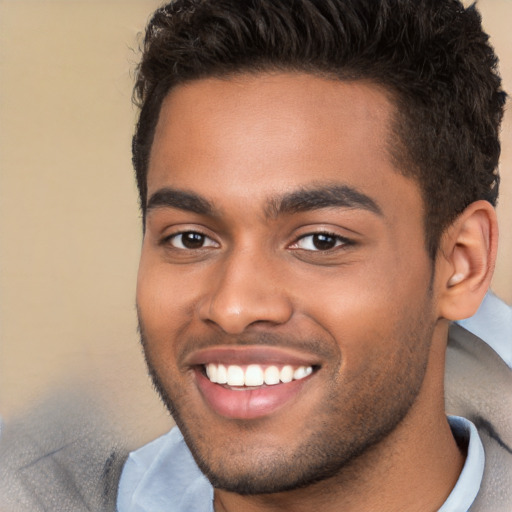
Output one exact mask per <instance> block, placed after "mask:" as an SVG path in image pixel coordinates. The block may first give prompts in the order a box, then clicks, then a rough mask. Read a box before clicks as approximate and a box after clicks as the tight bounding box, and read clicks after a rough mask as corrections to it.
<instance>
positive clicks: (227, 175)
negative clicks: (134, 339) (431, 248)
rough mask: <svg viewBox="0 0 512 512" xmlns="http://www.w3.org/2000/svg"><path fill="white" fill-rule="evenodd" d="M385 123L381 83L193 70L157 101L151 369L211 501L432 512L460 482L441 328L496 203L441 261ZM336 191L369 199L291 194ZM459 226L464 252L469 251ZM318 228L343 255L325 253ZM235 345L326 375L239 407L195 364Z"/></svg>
mask: <svg viewBox="0 0 512 512" xmlns="http://www.w3.org/2000/svg"><path fill="white" fill-rule="evenodd" d="M392 114H393V105H392V104H391V102H390V100H389V95H388V94H386V92H385V91H383V90H382V89H380V88H379V87H377V86H376V85H372V84H370V83H363V82H352V83H344V82H339V81H330V80H324V79H322V78H318V77H314V76H311V75H303V74H293V73H281V74H274V75H269V74H261V75H241V76H238V77H235V78H230V79H226V80H220V79H213V78H212V79H203V80H198V81H195V82H192V83H188V84H185V85H181V86H179V87H177V88H176V89H174V90H173V91H171V92H170V94H169V96H168V97H167V98H166V100H165V101H164V104H163V106H162V110H161V113H160V118H159V122H158V126H157V129H156V133H155V139H154V142H153V147H152V151H151V158H150V166H149V172H148V198H149V206H150V207H149V209H148V212H147V217H146V226H145V227H146V231H145V237H144V243H143V248H142V256H141V262H140V270H139V277H138V288H137V304H138V311H139V319H140V323H141V330H142V334H143V344H144V349H145V353H146V359H147V362H148V365H149V367H150V369H151V371H152V373H153V378H154V379H155V381H156V383H157V386H158V387H159V388H160V392H161V394H162V395H163V398H164V400H165V401H166V403H167V405H168V406H169V408H170V409H171V411H172V413H173V415H174V418H175V420H176V422H177V423H178V425H179V426H180V428H181V430H182V432H183V433H184V435H185V437H186V440H187V444H188V445H189V447H190V448H191V450H192V452H193V454H194V456H195V458H196V461H197V462H198V463H199V465H200V467H201V468H202V470H203V471H204V472H205V473H206V474H207V475H208V476H209V478H210V479H212V481H213V482H214V484H215V486H216V490H215V508H216V510H217V511H221V510H226V511H235V510H245V511H252V510H259V511H265V510H293V511H301V510H315V509H318V508H319V506H321V510H324V511H329V510H347V511H363V510H364V511H371V510H379V511H387V510H389V511H400V510H407V511H409V512H410V511H415V510H418V511H419V510H421V511H426V510H432V511H434V510H437V509H438V508H439V507H440V506H441V505H442V503H443V502H444V501H445V499H446V497H447V496H448V495H449V493H450V491H451V490H452V488H453V486H454V485H455V482H456V481H457V478H458V476H459V474H460V471H461V468H462V465H463V461H464V454H462V453H460V452H459V450H458V448H457V446H456V444H455V441H454V439H453V437H452V435H451V431H450V429H449V426H448V423H447V420H446V417H445V413H444V400H443V375H444V353H445V347H446V339H447V329H448V322H447V320H446V319H447V318H450V319H451V318H452V317H457V315H459V314H461V307H462V306H459V305H458V304H462V305H463V306H464V307H465V308H466V310H467V311H466V310H464V312H469V311H470V310H472V308H474V307H477V306H478V298H476V297H473V296H471V300H472V302H471V301H468V300H466V301H465V302H464V300H461V299H460V297H459V299H458V300H457V293H459V295H460V296H462V297H465V296H467V295H470V294H469V293H468V292H467V291H466V292H465V290H466V288H464V286H467V287H470V288H471V287H472V288H471V289H472V290H476V289H477V285H476V283H478V290H480V289H484V288H485V285H486V283H487V282H488V279H489V272H490V271H489V268H490V267H491V266H492V264H489V263H488V262H487V260H485V258H482V257H481V255H482V253H483V252H482V251H481V250H480V248H481V247H483V246H484V245H486V244H487V245H486V247H489V245H491V246H492V247H494V246H495V243H494V239H495V236H494V234H495V231H494V232H493V233H494V234H492V236H488V235H486V231H485V230H486V226H487V225H488V224H489V220H488V219H489V218H491V219H492V214H491V213H490V212H491V211H492V208H491V209H489V208H488V207H487V206H485V205H480V206H478V205H477V206H474V207H473V209H471V211H469V210H468V213H467V214H465V215H462V216H461V219H460V220H459V221H458V224H456V225H455V226H454V228H453V229H452V230H451V231H449V233H448V235H447V236H446V240H443V245H442V251H443V257H440V258H439V259H438V260H437V261H436V262H435V263H434V264H433V263H432V261H431V260H429V258H428V255H427V253H426V249H425V240H424V229H423V222H424V219H423V213H422V200H421V195H420V190H419V188H418V185H417V184H416V182H415V181H413V180H411V179H408V178H406V177H404V176H403V175H402V174H400V173H399V172H398V171H397V169H395V168H394V164H393V161H392V158H391V157H390V156H389V153H388V150H387V148H388V146H389V143H390V142H392V141H393V135H392V132H391V129H390V125H391V120H392ZM333 186H335V187H349V188H350V190H355V191H357V192H358V193H360V194H364V197H365V198H368V199H369V200H370V203H368V202H366V203H365V202H364V201H352V202H350V201H348V200H347V202H346V204H336V205H332V204H330V205H328V206H325V205H322V204H321V205H320V206H317V207H312V206H311V205H308V207H307V208H305V209H303V210H302V209H300V208H297V207H296V206H297V205H295V208H292V207H286V204H287V203H286V201H283V198H288V199H290V197H292V199H293V194H295V196H296V195H297V193H298V192H300V191H304V190H315V191H316V192H318V191H322V192H323V193H324V196H325V190H330V188H332V187H333ZM170 189H172V190H174V191H176V190H177V191H185V192H187V194H189V196H186V197H185V196H183V194H181V195H180V194H178V196H177V195H176V194H170V193H169V190H170ZM337 190H338V191H339V188H338V189H337ZM343 190H345V189H343ZM176 197H178V198H179V199H178V200H177V199H176ZM187 198H188V199H187ZM349 199H350V198H349ZM352 199H353V198H352ZM206 202H207V203H208V206H209V208H205V207H204V206H205V203H206ZM292 203H293V201H292ZM198 204H199V205H201V207H198V206H197V205H198ZM283 205H284V206H283ZM288 205H289V203H288ZM493 222H494V221H493ZM493 225H494V224H493ZM468 226H469V227H468ZM190 232H194V233H200V234H201V235H204V238H199V239H198V240H200V243H199V244H198V246H197V247H196V248H187V247H185V246H183V245H182V244H183V240H184V239H183V236H182V233H190ZM462 232H464V233H465V234H466V239H465V240H466V242H467V241H468V240H469V241H470V242H471V243H466V244H465V243H457V236H458V235H459V234H460V233H462ZM315 233H316V234H318V233H329V234H330V235H331V236H332V238H331V239H330V240H332V241H333V242H334V247H332V248H330V249H327V250H325V246H322V248H323V249H324V250H318V248H317V247H315V244H314V241H315V239H314V238H313V235H314V234H315ZM490 240H491V242H492V243H491V242H490ZM473 242H474V243H473ZM473 256H474V257H473ZM477 256H478V257H477ZM477 259H478V261H479V263H478V264H476V263H475V264H474V263H473V262H474V261H476V260H477ZM491 259H492V258H491ZM434 270H435V274H433V271H434ZM459 271H460V272H459ZM457 272H458V273H463V275H464V279H462V282H460V280H459V281H458V282H457V284H456V286H452V285H450V284H449V278H450V276H451V275H453V274H455V273H457ZM471 279H472V281H471ZM479 293H480V292H479ZM482 293H485V292H481V293H480V295H481V294H482ZM473 295H475V294H473ZM473 303H474V304H476V306H474V304H473ZM450 308H451V309H450ZM242 345H243V346H249V347H254V346H263V347H265V346H268V345H272V346H275V347H278V349H280V350H283V352H284V353H285V354H287V353H291V352H293V353H298V354H300V355H301V357H304V358H306V359H307V358H309V359H310V360H311V361H314V363H315V365H316V368H318V370H317V371H316V372H315V373H314V374H313V375H312V376H311V377H310V378H308V380H307V381H305V383H304V385H303V386H302V387H301V389H300V391H299V392H298V394H297V395H296V396H294V397H293V398H292V399H291V400H290V401H289V402H287V403H286V404H285V405H284V406H283V407H281V408H279V409H278V410H276V411H275V412H272V413H271V414H269V415H266V416H264V417H259V418H256V419H233V418H227V417H225V416H223V415H221V414H218V412H216V411H215V410H213V409H212V408H211V407H210V406H209V404H208V403H207V402H206V401H205V399H204V397H203V395H202V393H201V391H200V389H199V386H198V383H197V381H198V377H197V371H196V369H195V368H194V367H193V365H192V364H191V361H192V360H193V359H194V354H195V353H197V351H198V350H200V349H203V348H205V347H216V348H218V347H228V348H232V347H240V346H242ZM326 468H327V469H326ZM315 475H316V480H319V481H316V482H315V481H313V480H314V479H315ZM404 475H407V477H406V478H407V485H406V486H404ZM299 484H300V485H301V487H300V488H298V487H297V486H298V485H299ZM285 489H292V490H286V491H285Z"/></svg>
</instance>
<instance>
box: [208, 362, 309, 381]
mask: <svg viewBox="0 0 512 512" xmlns="http://www.w3.org/2000/svg"><path fill="white" fill-rule="evenodd" d="M311 373H313V367H312V366H299V367H298V368H295V369H294V368H293V367H292V366H290V365H286V366H283V367H282V368H281V369H279V368H278V367H277V366H267V367H266V368H263V367H261V366H260V365H259V364H250V365H248V366H246V367H242V366H238V365H234V364H232V365H229V366H225V365H223V364H214V363H210V364H208V365H206V375H207V376H208V378H209V379H210V381H211V382H214V383H216V384H227V385H228V386H261V385H263V384H266V385H267V386H272V385H274V384H279V383H280V382H285V383H286V382H291V381H292V380H299V379H303V378H304V377H307V376H308V375H311Z"/></svg>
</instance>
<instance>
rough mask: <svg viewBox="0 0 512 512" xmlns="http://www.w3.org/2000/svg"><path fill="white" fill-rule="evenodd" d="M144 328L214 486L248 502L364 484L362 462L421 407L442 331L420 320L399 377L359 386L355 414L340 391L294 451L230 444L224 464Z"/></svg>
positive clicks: (161, 390) (395, 373) (172, 403)
mask: <svg viewBox="0 0 512 512" xmlns="http://www.w3.org/2000/svg"><path fill="white" fill-rule="evenodd" d="M139 325H140V332H141V342H142V346H143V348H144V354H145V358H146V364H147V367H148V371H149V375H150V376H151V379H152V381H153V385H154V387H155V389H156V391H157V392H158V394H159V395H160V398H161V399H162V401H163V403H164V404H165V406H166V407H167V409H168V410H169V412H170V413H171V415H172V416H173V418H174V420H175V421H176V424H177V425H178V427H179V429H180V431H181V433H182V434H183V437H184V439H185V442H186V444H187V446H188V448H189V449H190V451H191V453H192V455H193V457H194V459H195V461H196V463H197V465H198V466H199V468H200V469H201V471H202V472H203V473H204V474H205V476H206V477H207V478H208V480H209V481H210V482H211V484H212V485H213V487H215V488H217V489H223V490H226V491H229V492H233V493H237V494H241V495H264V494H272V493H279V492H285V491H290V490H294V489H300V488H304V487H308V486H311V485H313V484H316V483H318V482H321V481H324V480H327V479H331V478H336V479H337V481H338V482H340V483H341V481H343V480H351V479H354V478H356V477H357V475H355V474H354V472H353V471H352V469H353V468H354V467H355V465H356V464H357V461H358V460H359V459H360V458H361V457H362V456H363V455H364V454H367V453H369V452H370V451H371V450H373V449H374V448H375V447H377V446H378V445H379V443H381V442H382V441H383V440H385V439H386V438H387V437H388V436H389V434H390V433H391V432H393V431H394V430H395V429H396V428H397V427H398V425H399V424H400V423H401V422H402V421H403V419H404V418H405V416H406V415H407V413H408V412H409V410H410V409H411V407H412V405H413V404H414V402H415V400H416V398H417V396H418V394H419V392H420V389H421V386H422V384H423V379H424V376H425V372H426V367H427V361H428V349H429V347H430V342H431V340H432V336H433V330H434V327H433V326H431V328H427V327H426V323H425V322H424V319H420V320H419V319H416V325H414V326H410V325H409V328H411V327H412V329H411V330H410V331H409V336H407V339H405V340H403V343H402V345H401V350H400V351H399V352H398V353H397V354H396V357H395V358H394V362H393V366H392V368H391V370H389V369H388V371H385V372H384V374H382V373H379V374H376V375H372V374H370V375H366V376H365V380H364V381H363V380H362V381H361V382H360V383H359V386H358V387H359V388H360V390H361V391H360V392H359V393H358V396H357V397H355V398H354V397H352V399H351V401H350V404H349V405H350V407H348V408H347V403H346V398H347V397H344V399H342V400H340V399H339V397H338V396H337V394H336V390H334V389H333V390H331V391H330V393H329V394H328V395H327V396H326V400H325V404H323V410H322V411H321V413H320V414H318V415H314V416H315V417H314V418H305V424H304V428H303V429H302V433H303V434H304V435H303V440H302V441H301V442H300V443H298V444H297V445H296V447H295V448H294V450H293V451H291V452H287V451H286V450H285V449H284V448H285V447H283V449H280V450H275V452H274V453H272V454H271V455H270V456H269V454H268V453H265V452H264V450H262V452H263V455H259V454H258V453H257V452H255V450H252V451H251V450H250V449H249V450H248V451H247V453H244V452H246V450H245V447H244V446H243V445H239V446H238V445H237V444H236V443H229V445H228V447H227V450H226V451H225V452H223V456H222V458H219V457H218V455H217V456H216V455H213V456H212V455H211V452H212V451H215V450H210V449H209V447H208V443H205V441H204V439H205V438H206V437H207V436H203V434H202V433H201V432H198V429H195V431H194V428H193V426H194V425H197V424H198V423H197V420H198V419H199V418H194V416H193V414H191V413H190V411H188V412H187V413H186V414H183V412H184V409H185V408H186V403H185V402H186V400H182V399H181V395H180V393H179V391H178V390H172V391H171V392H170V391H169V390H168V389H166V386H165V385H164V384H163V381H162V379H161V378H160V376H159V375H158V372H157V370H156V366H155V365H154V364H153V363H152V361H151V358H150V351H149V350H148V340H147V339H146V338H145V335H144V330H143V328H142V323H141V322H140V320H139ZM381 381H383V382H381ZM383 383H385V384H386V386H384V385H383ZM171 395H172V396H171ZM185 417H186V419H185ZM333 417H335V418H342V419H343V421H342V422H340V424H337V423H336V422H333V421H332V418H333ZM319 425H320V426H321V427H322V428H319ZM189 426H191V427H192V428H190V427H189ZM251 428H252V427H251V426H249V425H246V426H245V427H244V425H243V423H241V424H240V429H241V431H242V430H245V433H250V430H251ZM210 442H214V441H210ZM227 461H230V463H227Z"/></svg>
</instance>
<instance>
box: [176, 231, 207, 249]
mask: <svg viewBox="0 0 512 512" xmlns="http://www.w3.org/2000/svg"><path fill="white" fill-rule="evenodd" d="M169 241H170V244H171V245H172V246H173V247H175V248H177V249H188V250H192V249H202V248H204V247H217V244H216V243H215V242H214V241H213V240H212V239H211V238H209V237H207V236H206V235H203V234H202V233H198V232H197V231H186V232H184V233H177V234H176V235H173V236H172V237H170V239H169Z"/></svg>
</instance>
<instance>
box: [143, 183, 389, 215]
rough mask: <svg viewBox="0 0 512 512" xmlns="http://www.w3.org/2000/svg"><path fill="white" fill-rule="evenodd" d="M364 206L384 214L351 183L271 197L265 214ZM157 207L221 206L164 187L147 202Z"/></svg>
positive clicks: (203, 209)
mask: <svg viewBox="0 0 512 512" xmlns="http://www.w3.org/2000/svg"><path fill="white" fill-rule="evenodd" d="M332 207H338V208H360V209H363V210H367V211H369V212H372V213H374V214H376V215H379V216H383V213H382V210H381V209H380V207H379V206H378V205H377V203H376V202H375V201H374V200H373V199H372V198H371V197H369V196H367V195H366V194H364V193H362V192H360V191H358V190H357V189H355V188H353V187H350V186H348V185H339V184H336V185H324V186H317V187H315V188H301V189H299V190H296V191H293V192H290V193H287V194H284V195H282V196H278V197H274V198H270V199H269V200H268V201H267V206H266V208H265V214H266V216H267V217H269V218H275V217H278V216H279V215H283V214H293V213H300V212H306V211H310V210H320V209H322V208H332ZM157 208H177V209H179V210H184V211H187V212H192V213H197V214H199V215H208V216H217V215H218V212H217V209H216V208H215V207H214V206H213V204H212V203H211V202H210V201H208V200H207V199H205V198H204V197H202V196H200V195H198V194H196V193H194V192H188V191H185V190H179V189H173V188H169V187H165V188H161V189H160V190H157V191H156V192H155V193H154V194H152V195H151V196H150V198H149V200H148V202H147V206H146V212H150V211H151V210H155V209H157Z"/></svg>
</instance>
